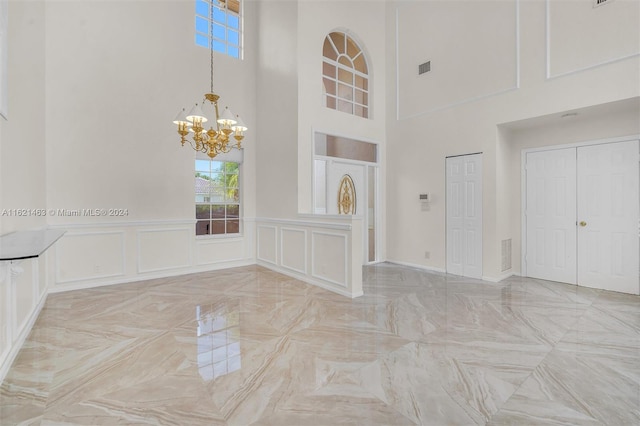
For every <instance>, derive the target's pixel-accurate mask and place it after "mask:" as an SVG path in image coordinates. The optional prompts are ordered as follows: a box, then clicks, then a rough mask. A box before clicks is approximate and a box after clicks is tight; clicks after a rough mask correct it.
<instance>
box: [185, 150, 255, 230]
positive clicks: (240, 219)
mask: <svg viewBox="0 0 640 426" xmlns="http://www.w3.org/2000/svg"><path fill="white" fill-rule="evenodd" d="M198 161H206V162H208V163H209V172H208V173H214V172H212V170H213V168H212V163H214V162H216V163H222V165H221V168H220V170H223V171H224V175H225V176H224V177H223V179H224V182H225V185H224V187H223V188H222V190H223V192H225V193H226V191H227V190H228V189H229V188H230V189H237V190H238V201H237V202H235V201H227V200H226V196H225V200H224V201H212V200H211V198H212V197H211V196H209V201H197V198H196V197H197V196H198V194H197V192H196V189H195V179H196V178H197V176H196V175H197V173H202V172H203V170H199V169H198V165H197V164H198ZM226 163H235V164H237V166H238V186H237V187H227V185H226ZM193 173H194V181H193V182H194V197H193V200H194V202H193V206H194V218H195V233H194V235H195V237H196V239H221V238H222V239H229V238H240V237H243V236H244V211H243V205H244V203H243V189H242V182H243V179H242V161H238V160H235V159H224V158H214V159H210V158H208V157H207V158H203V157H200V156H196V157H195V159H194V171H193ZM199 205H202V206H210V209H209V218H208V219H199V218H198V211H197V209H198V206H199ZM214 205H218V206H219V205H224V206H225V213H224V218H222V219H214V218H213V213H212V206H214ZM229 205H237V206H238V217H237V221H238V232H234V233H229V232H227V222H228V221H230V220H236V218H235V217H231V218H230V217H227V206H229ZM201 221H209V222H210V225H211V229H210V231H212V230H213V229H212V228H213V226H212V225H213V224H212V222H213V221H217V222H223V223H224V226H225V232H224V233H220V234H211V233H208V234H198V233H197V232H198V228H197V227H198V222H201Z"/></svg>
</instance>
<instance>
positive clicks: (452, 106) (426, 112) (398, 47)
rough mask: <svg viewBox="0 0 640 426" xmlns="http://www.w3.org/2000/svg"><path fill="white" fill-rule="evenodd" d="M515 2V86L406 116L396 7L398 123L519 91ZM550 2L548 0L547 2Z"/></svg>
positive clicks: (518, 1) (517, 24) (518, 55)
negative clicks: (401, 93) (401, 90)
mask: <svg viewBox="0 0 640 426" xmlns="http://www.w3.org/2000/svg"><path fill="white" fill-rule="evenodd" d="M511 1H513V2H515V17H514V19H515V24H516V25H515V35H514V36H515V43H516V49H515V64H514V65H515V76H514V78H515V84H514V85H513V86H511V87H507V88H504V89H501V90H497V91H493V92H490V93H485V94H481V95H477V96H471V97H468V98H465V99H461V100H459V101H456V102H451V103H447V104H445V105H441V106H438V107H436V108H431V109H427V110H424V111H419V112H416V113H413V114H406V115H402V114H401V113H400V104H401V102H400V80H401V78H400V55H399V51H400V33H399V28H400V8H401V7H400V6H397V7H396V16H395V54H396V57H395V61H396V66H395V71H396V120H398V121H402V120H408V119H412V118H416V117H420V116H422V115H427V114H432V113H434V112H438V111H443V110H447V109H450V108H454V107H457V106H460V105H464V104H467V103H471V102H476V101H479V100H483V99H487V98H492V97H494V96H498V95H503V94H505V93H509V92H513V91H515V90H518V89H519V88H520V74H521V73H520V0H511ZM547 1H548V0H547Z"/></svg>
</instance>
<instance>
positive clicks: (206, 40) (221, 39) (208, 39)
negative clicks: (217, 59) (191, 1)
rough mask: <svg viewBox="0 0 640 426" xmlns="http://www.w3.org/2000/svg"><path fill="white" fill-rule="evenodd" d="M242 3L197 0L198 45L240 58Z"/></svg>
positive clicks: (233, 0) (196, 33)
mask: <svg viewBox="0 0 640 426" xmlns="http://www.w3.org/2000/svg"><path fill="white" fill-rule="evenodd" d="M240 6H241V5H240V2H239V1H237V0H229V1H224V2H219V1H218V0H197V1H196V6H195V15H196V21H195V42H196V45H198V46H202V47H206V48H208V49H211V48H212V49H213V50H214V51H216V52H220V53H225V54H227V55H229V56H232V57H234V58H240V57H241V53H242V19H241V13H240V11H241V7H240Z"/></svg>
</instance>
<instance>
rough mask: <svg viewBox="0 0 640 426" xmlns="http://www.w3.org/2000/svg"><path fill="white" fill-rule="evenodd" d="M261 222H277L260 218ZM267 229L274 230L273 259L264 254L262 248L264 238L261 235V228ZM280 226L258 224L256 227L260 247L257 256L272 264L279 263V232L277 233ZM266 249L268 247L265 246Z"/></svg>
mask: <svg viewBox="0 0 640 426" xmlns="http://www.w3.org/2000/svg"><path fill="white" fill-rule="evenodd" d="M260 222H265V223H277V222H274V221H268V220H265V221H262V220H260ZM262 229H265V230H271V231H272V232H273V257H274V258H273V259H269V258H267V257H264V256H262V251H261V249H262V248H263V244H262V241H261V240H262V238H261V237H260V235H261V233H260V230H262ZM277 230H278V227H277V226H273V225H260V224H258V225H257V227H256V236H257V238H256V239H257V241H258V248H257V255H256V258H257V259H258V260H260V261H262V262H266V263H269V264H272V265H278V233H277ZM264 248H265V250H266V247H264Z"/></svg>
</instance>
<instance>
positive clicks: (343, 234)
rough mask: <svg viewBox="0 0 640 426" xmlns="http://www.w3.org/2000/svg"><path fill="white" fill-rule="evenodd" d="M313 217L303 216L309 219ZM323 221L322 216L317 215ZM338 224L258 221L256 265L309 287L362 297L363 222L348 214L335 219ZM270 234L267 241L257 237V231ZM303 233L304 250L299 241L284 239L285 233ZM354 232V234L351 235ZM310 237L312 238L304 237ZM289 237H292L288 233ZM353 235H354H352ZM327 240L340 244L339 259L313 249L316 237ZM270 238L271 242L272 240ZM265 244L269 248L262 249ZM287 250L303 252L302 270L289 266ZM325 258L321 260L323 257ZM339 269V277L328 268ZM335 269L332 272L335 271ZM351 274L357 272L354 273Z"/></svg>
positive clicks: (258, 233) (301, 221)
mask: <svg viewBox="0 0 640 426" xmlns="http://www.w3.org/2000/svg"><path fill="white" fill-rule="evenodd" d="M312 216H313V215H305V217H312ZM316 217H319V218H323V217H324V215H319V216H316ZM338 219H339V220H341V222H336V223H331V222H326V221H320V220H319V221H318V222H315V221H311V220H294V219H273V218H267V219H260V218H258V219H257V225H256V227H257V251H258V256H257V260H256V263H257V264H258V265H260V266H264V267H265V268H269V269H272V270H274V271H277V272H280V273H282V274H285V275H288V276H290V277H293V278H296V279H299V280H301V281H304V282H306V283H309V284H313V285H316V286H318V287H322V288H324V289H327V290H330V291H333V292H335V293H338V294H341V295H344V296H347V297H351V298H354V297H358V296H361V295H362V273H361V267H362V247H360V245H358V246H353V244H354V241H355V244H361V238H360V232H361V229H360V228H361V227H362V223H363V221H362V219H361V218H359V217H353V216H349V215H342V216H338V217H336V220H338ZM261 229H262V230H264V231H266V232H270V233H271V235H270V238H268V239H265V238H264V236H263V238H260V234H261V232H260V230H261ZM292 232H293V233H303V234H304V240H303V241H304V247H299V246H300V239H295V238H286V235H287V233H292ZM354 233H355V234H354ZM309 234H311V238H308V237H307V236H308V235H309ZM289 235H292V234H289ZM354 235H355V236H354ZM321 236H322V237H327V236H328V237H330V238H334V239H337V241H339V242H338V244H339V245H340V250H341V251H342V252H343V253H341V254H340V260H339V261H337V262H336V261H335V259H333V258H332V257H331V256H335V250H333V251H331V250H330V249H326V248H325V249H319V248H318V247H315V246H316V245H317V243H318V238H319V237H321ZM272 239H273V240H272ZM272 241H275V245H276V247H275V251H274V257H276V259H275V260H274V259H270V258H266V256H265V249H269V250H274V248H273V247H272V245H271V244H272ZM265 244H266V245H268V247H266V246H265ZM287 250H303V251H304V268H302V267H301V265H292V264H291V263H289V262H288V261H287V258H286V256H285V253H286V252H287ZM323 256H324V257H323ZM321 263H322V264H323V265H322V266H323V267H324V268H325V272H323V271H321V270H319V268H318V267H319V266H320V264H321ZM336 267H337V268H340V269H343V270H340V271H339V274H340V277H338V278H336V276H335V275H336V274H331V269H333V268H336ZM334 270H335V269H334ZM354 271H357V273H355V272H354Z"/></svg>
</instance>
